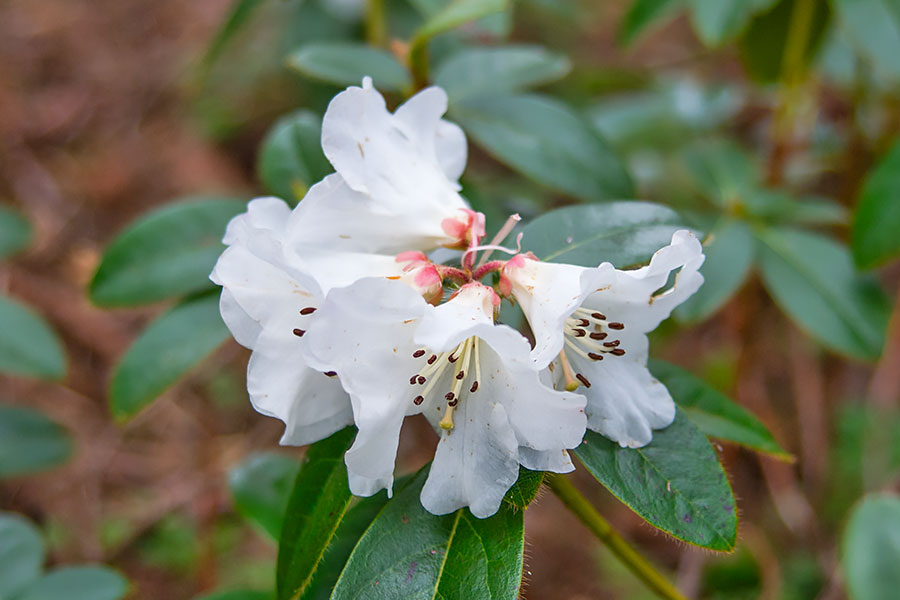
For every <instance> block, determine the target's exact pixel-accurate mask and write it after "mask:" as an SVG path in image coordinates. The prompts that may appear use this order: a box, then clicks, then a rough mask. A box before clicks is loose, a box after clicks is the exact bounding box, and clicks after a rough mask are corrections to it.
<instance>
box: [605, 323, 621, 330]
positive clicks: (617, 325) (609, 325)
mask: <svg viewBox="0 0 900 600" xmlns="http://www.w3.org/2000/svg"><path fill="white" fill-rule="evenodd" d="M607 327H609V328H610V329H625V324H624V323H609V324H608V325H607Z"/></svg>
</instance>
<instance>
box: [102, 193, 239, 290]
mask: <svg viewBox="0 0 900 600" xmlns="http://www.w3.org/2000/svg"><path fill="white" fill-rule="evenodd" d="M246 208H247V205H246V203H244V202H242V201H240V200H232V199H222V198H210V197H194V198H189V199H185V200H184V201H179V202H177V203H175V204H172V205H169V206H165V207H163V208H162V209H160V210H157V211H155V212H153V213H150V214H149V215H147V216H145V217H143V218H142V219H141V220H140V221H138V222H137V223H135V224H134V225H132V226H131V227H129V228H128V229H127V230H126V231H124V232H123V233H122V234H120V235H119V236H118V237H117V238H116V239H115V240H114V241H113V242H112V243H111V244H110V245H109V247H108V248H107V249H106V252H105V253H104V255H103V261H102V262H101V263H100V267H99V268H98V269H97V272H96V274H94V279H93V281H91V286H90V294H91V300H92V301H93V302H94V303H95V304H97V305H99V306H134V305H139V304H149V303H151V302H156V301H158V300H163V299H166V298H177V297H179V296H184V295H186V294H190V293H193V292H198V291H200V290H204V289H208V288H211V287H212V282H210V281H209V273H210V271H212V268H213V266H214V265H215V264H216V259H217V258H218V257H219V255H220V254H221V253H222V250H224V246H223V245H222V243H221V240H222V236H223V235H224V234H225V226H226V225H227V224H228V221H229V220H231V218H232V217H233V216H235V215H236V214H238V213H239V212H241V211H243V210H245V209H246Z"/></svg>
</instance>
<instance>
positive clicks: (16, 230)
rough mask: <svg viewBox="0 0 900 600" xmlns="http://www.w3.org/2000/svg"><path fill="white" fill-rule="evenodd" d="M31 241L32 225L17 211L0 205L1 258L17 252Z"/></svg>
mask: <svg viewBox="0 0 900 600" xmlns="http://www.w3.org/2000/svg"><path fill="white" fill-rule="evenodd" d="M30 242H31V225H30V224H29V223H28V221H26V220H25V218H24V217H23V216H22V215H20V214H19V213H17V212H16V211H14V210H12V209H9V208H7V207H5V206H0V258H6V257H7V256H10V255H12V254H15V253H16V252H18V251H19V250H21V249H22V248H24V247H25V246H27V245H28V244H29V243H30Z"/></svg>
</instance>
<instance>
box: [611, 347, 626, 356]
mask: <svg viewBox="0 0 900 600" xmlns="http://www.w3.org/2000/svg"><path fill="white" fill-rule="evenodd" d="M609 353H610V354H614V355H615V356H624V355H625V350H623V349H622V348H616V349H615V350H610V351H609Z"/></svg>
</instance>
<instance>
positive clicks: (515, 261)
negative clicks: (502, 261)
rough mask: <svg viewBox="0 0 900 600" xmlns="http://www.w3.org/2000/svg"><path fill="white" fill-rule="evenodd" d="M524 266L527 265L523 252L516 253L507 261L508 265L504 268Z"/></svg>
mask: <svg viewBox="0 0 900 600" xmlns="http://www.w3.org/2000/svg"><path fill="white" fill-rule="evenodd" d="M524 266H525V256H523V255H522V254H516V255H515V256H513V257H512V258H511V259H509V260H508V261H506V267H504V268H506V269H509V268H518V269H521V268H522V267H524Z"/></svg>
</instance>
